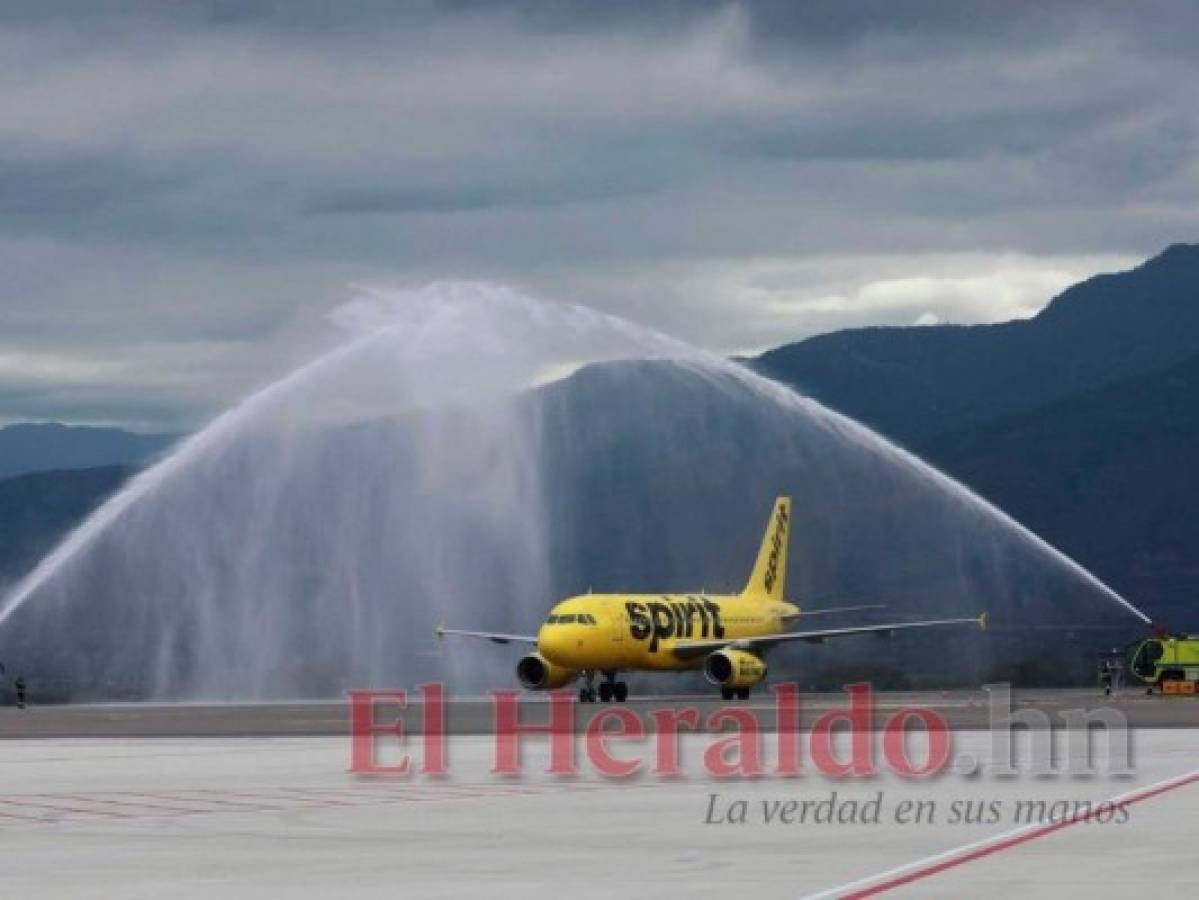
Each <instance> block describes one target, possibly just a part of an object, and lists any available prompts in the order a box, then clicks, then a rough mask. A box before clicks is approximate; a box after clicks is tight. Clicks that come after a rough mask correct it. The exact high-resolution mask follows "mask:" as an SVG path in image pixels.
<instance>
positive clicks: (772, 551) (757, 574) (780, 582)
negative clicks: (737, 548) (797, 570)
mask: <svg viewBox="0 0 1199 900" xmlns="http://www.w3.org/2000/svg"><path fill="white" fill-rule="evenodd" d="M790 536H791V498H790V497H779V498H778V499H777V500H775V501H774V509H773V510H771V513H770V521H768V522H767V523H766V534H765V535H764V536H763V538H762V547H761V549H760V550H758V559H757V561H756V562H755V563H754V570H753V573H752V574H751V575H750V576H749V584H747V585H746V586H745V590H744V591H743V592H742V595H743V596H748V597H757V598H760V599H762V600H778V601H781V600H783V596H784V595H783V588H784V586H785V584H786V581H787V544H788V543H789V538H790Z"/></svg>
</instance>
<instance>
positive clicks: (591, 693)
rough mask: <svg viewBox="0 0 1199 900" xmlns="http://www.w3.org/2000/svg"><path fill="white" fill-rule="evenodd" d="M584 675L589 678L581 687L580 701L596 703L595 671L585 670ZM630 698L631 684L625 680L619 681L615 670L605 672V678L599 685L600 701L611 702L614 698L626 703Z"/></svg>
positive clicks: (618, 701)
mask: <svg viewBox="0 0 1199 900" xmlns="http://www.w3.org/2000/svg"><path fill="white" fill-rule="evenodd" d="M583 677H584V678H586V679H587V683H586V684H585V685H584V686H583V687H581V688H579V702H580V703H594V702H595V698H596V690H595V687H594V682H595V673H594V672H584V673H583ZM628 699H629V686H628V685H627V684H625V683H624V682H623V681H617V680H616V673H615V672H605V673H604V680H603V681H601V682H600V686H599V701H600V703H611V702H612V701H613V700H615V701H616V702H617V703H624V702H625V701H626V700H628Z"/></svg>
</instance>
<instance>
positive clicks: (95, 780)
mask: <svg viewBox="0 0 1199 900" xmlns="http://www.w3.org/2000/svg"><path fill="white" fill-rule="evenodd" d="M990 696H991V695H989V694H988V693H987V692H984V691H964V692H944V693H942V692H938V693H919V694H916V693H902V694H887V693H884V694H879V695H878V696H877V697H876V704H875V722H874V723H873V724H874V725H875V726H876V727H877V726H878V725H879V723H880V722H881V721H882V720H885V719H886V718H887V717H889V716H890V715H892V714H893V713H894V712H895V711H896V710H899V709H902V708H906V707H912V706H923V707H925V708H929V709H933V710H935V711H936V712H937V713H938V714H939V715H941V716H943V717H944V718H945V719H946V720H947V721H948V722H949V724H950V725H951V727H952V728H953V729H954V730H953V731H952V733H951V734H950V736H949V740H950V749H951V759H952V760H953V764H952V765H951V766H950V767H949V769H948V770H947V771H946V772H945V773H943V774H940V775H937V776H934V777H930V778H910V777H901V776H900V775H899V774H896V772H895V770H894V768H893V767H891V766H890V765H889V764H887V762H886V761H887V760H888V759H889V757H887V755H886V752H885V750H884V741H885V735H884V734H883V733H882V732H879V731H877V730H876V731H873V732H871V733H870V734H869V741H870V746H871V747H872V751H871V752H872V753H873V759H874V761H875V763H876V766H875V767H876V768H877V770H878V771H877V773H876V774H874V775H872V776H870V777H844V778H837V777H830V776H827V775H824V774H821V771H820V767H819V766H818V765H816V764H815V759H816V756H815V753H816V751H815V749H814V747H815V745H814V744H811V743H809V739H810V732H811V726H812V723H813V722H814V721H815V720H816V718H817V717H818V716H820V715H821V714H822V713H824V712H827V711H829V710H832V709H844V708H845V707H846V705H847V698H846V695H844V694H818V695H804V696H803V697H802V698H801V704H800V710H801V717H800V725H801V728H800V742H799V760H800V765H801V774H800V775H799V777H782V776H780V775H779V774H778V772H777V765H776V761H777V758H778V753H779V744H778V736H777V735H772V734H770V733H769V732H770V730H771V728H772V726H773V724H774V708H773V706H772V704H771V697H770V695H769V694H764V695H763V696H761V697H755V698H754V699H753V700H752V701H750V702H749V703H730V704H722V703H719V702H714V701H710V700H707V699H700V698H663V697H659V698H642V699H639V700H637V701H635V702H632V703H630V704H628V705H627V707H625V708H627V709H630V710H632V711H634V712H635V713H637V714H638V715H639V716H640V717H641V718H642V719H643V720H644V721H646V722H647V723H649V724H652V723H653V721H654V719H653V713H654V711H661V710H663V709H667V710H676V711H677V710H679V709H682V708H686V707H692V706H693V707H695V708H697V709H698V710H699V711H700V713H701V719H706V717H707V716H708V715H710V714H711V713H712V712H713V711H715V710H716V709H718V708H720V707H724V706H727V707H728V708H736V709H742V710H744V709H749V710H751V711H753V712H754V713H755V715H757V716H758V718H759V721H760V722H761V723H762V725H763V728H764V731H765V732H767V733H766V734H764V735H763V736H762V739H761V753H762V759H763V765H764V769H765V773H764V774H763V775H762V776H760V777H754V778H740V777H733V778H722V777H715V776H714V775H712V774H711V773H710V771H709V770H707V769H706V760H707V755H708V754H709V753H710V752H711V748H712V746H713V743H714V742H715V741H717V740H720V739H722V738H726V737H727V735H726V734H720V735H718V734H714V733H709V734H702V733H697V734H684V735H683V736H682V737H681V739H680V749H679V760H680V765H681V775H680V776H678V777H673V778H663V777H659V776H656V775H654V774H653V772H652V769H653V767H654V766H655V765H657V762H658V756H657V754H658V752H659V746H660V744H659V735H657V734H655V733H653V729H652V728H649V729H647V732H648V733H647V735H646V737H645V738H644V739H642V740H640V741H629V742H618V743H615V744H613V745H611V746H612V755H613V756H614V757H618V758H621V759H628V760H640V761H641V763H642V765H641V769H640V771H639V772H638V774H637V775H636V776H634V777H630V778H612V777H606V776H605V775H604V774H602V772H601V771H600V770H599V769H598V768H597V766H596V765H595V764H594V762H593V758H592V756H591V751H590V750H589V749H588V745H587V741H586V739H585V737H584V736H583V734H582V732H584V731H585V729H586V724H587V722H589V721H590V718H591V717H592V716H594V715H595V714H597V713H598V712H599V711H601V710H603V709H611V708H613V707H611V706H604V705H580V706H575V707H574V712H575V713H576V717H575V730H576V732H577V734H576V737H575V738H574V741H573V744H574V748H575V756H576V762H577V764H578V772H577V774H575V775H574V776H571V777H565V778H564V777H560V776H555V775H550V774H547V772H546V771H545V770H546V767H547V762H548V759H549V753H548V742H547V741H546V740H545V739H544V738H537V737H533V738H526V739H525V740H524V742H523V743H522V762H523V765H522V773H521V775H520V777H507V776H500V775H497V774H494V773H493V768H494V767H495V765H496V760H497V749H496V743H497V739H496V737H495V736H494V734H493V731H494V729H493V727H492V718H491V716H492V711H491V707H490V705H489V704H488V703H487V702H484V701H481V700H459V701H455V702H452V703H451V704H450V705H449V713H448V718H449V726H450V727H449V732H450V735H451V736H450V737H449V738H448V739H447V764H448V773H447V774H446V775H444V776H442V777H430V776H425V775H421V774H420V773H419V771H411V772H410V773H409V774H408V775H407V776H405V777H390V776H373V777H367V776H362V775H355V774H351V773H350V772H349V771H347V770H348V768H349V766H350V759H351V755H350V746H351V742H350V740H349V738H348V736H347V720H348V715H347V706H346V704H345V703H344V702H327V703H284V704H261V705H226V706H217V705H165V704H163V705H96V706H64V707H40V708H39V707H34V708H32V709H27V710H16V709H11V708H9V709H3V710H0V736H3V737H4V738H5V740H3V741H0V846H3V848H4V855H3V862H2V864H0V895H3V896H63V897H135V898H137V897H145V898H155V900H157V898H159V897H161V896H167V895H169V896H172V897H184V898H187V897H211V896H223V897H279V898H283V897H286V898H289V900H294V898H308V897H313V898H316V897H322V898H323V897H328V896H330V895H334V894H337V893H343V892H344V893H352V894H353V895H354V896H355V897H396V896H400V897H422V898H423V897H447V898H448V897H497V896H500V897H506V896H521V897H523V898H527V897H530V896H541V895H544V896H550V895H555V896H556V895H559V894H562V893H567V894H568V895H569V896H571V897H572V898H576V897H577V898H588V897H605V898H611V897H613V896H620V897H630V898H636V897H664V896H672V895H678V896H686V897H688V898H692V897H712V898H727V897H729V896H733V895H741V894H745V893H746V892H751V893H752V894H753V896H755V897H761V898H773V897H792V898H799V897H870V896H880V895H885V896H896V897H922V898H923V897H954V898H960V897H967V896H968V897H1007V896H1012V895H1015V894H1019V895H1021V896H1024V897H1028V898H1037V897H1053V898H1055V900H1057V898H1061V897H1067V896H1088V897H1120V898H1124V897H1127V896H1129V895H1136V894H1138V893H1143V891H1144V887H1145V884H1146V878H1150V877H1151V878H1152V884H1153V890H1154V892H1155V893H1162V894H1166V895H1168V894H1172V893H1184V892H1189V890H1190V889H1192V887H1193V885H1194V883H1195V882H1196V880H1199V862H1196V858H1195V854H1194V852H1193V847H1192V844H1193V840H1192V838H1191V835H1192V834H1194V833H1195V831H1196V829H1197V828H1199V698H1186V697H1179V698H1173V697H1170V698H1166V697H1146V696H1145V695H1144V694H1143V693H1141V692H1132V691H1128V692H1124V693H1120V694H1117V695H1116V696H1114V697H1111V698H1105V697H1103V696H1102V695H1101V694H1100V693H1099V692H1098V691H1032V692H1017V693H1016V694H1015V695H1014V696H1013V698H1012V702H1011V710H1012V712H1013V713H1015V714H1016V715H1017V716H1020V713H1021V712H1022V711H1029V710H1038V711H1041V712H1044V713H1045V717H1046V721H1048V723H1049V725H1050V728H1051V730H1052V731H1051V737H1050V738H1049V740H1050V741H1051V742H1052V743H1051V746H1052V754H1051V755H1050V756H1049V757H1047V759H1048V762H1047V763H1045V762H1044V760H1042V763H1044V764H1047V765H1048V769H1046V770H1044V771H1040V770H1038V768H1037V766H1038V765H1039V764H1038V763H1037V761H1036V759H1035V757H1034V752H1033V751H1034V750H1035V749H1037V746H1038V745H1037V744H1036V743H1035V742H1036V741H1037V740H1038V736H1037V735H1036V734H1030V733H1024V732H1020V731H1017V732H1012V734H1013V735H1014V736H1013V738H1012V740H1013V747H1014V750H1013V754H1014V755H1012V757H1011V760H1012V766H1013V772H1012V774H1010V775H1006V776H1005V775H1002V773H1001V771H1000V770H1001V769H1002V761H1001V760H1000V759H999V758H998V757H997V756H996V753H997V749H996V748H997V745H996V744H995V736H994V732H992V731H989V730H984V729H986V728H987V725H988V723H989V721H990V720H991V717H992V716H993V714H994V713H993V712H992V710H991V708H990V707H989V706H988V700H989V699H990ZM523 702H524V701H523V700H522V703H523ZM1104 706H1106V707H1107V708H1108V709H1111V710H1116V711H1117V712H1118V713H1119V714H1120V715H1122V716H1124V718H1125V719H1126V720H1127V721H1128V722H1129V723H1130V725H1131V726H1132V727H1131V728H1130V729H1129V730H1128V731H1127V732H1126V733H1124V732H1119V733H1118V734H1119V736H1120V739H1121V740H1126V741H1127V743H1126V744H1125V745H1124V746H1126V747H1127V749H1128V751H1129V764H1128V766H1127V771H1124V772H1123V773H1122V774H1121V773H1120V772H1119V771H1113V769H1115V770H1120V769H1121V768H1122V767H1121V766H1120V765H1113V763H1115V762H1119V760H1118V759H1117V757H1118V755H1119V754H1114V753H1113V752H1112V751H1111V748H1112V747H1114V746H1116V745H1114V744H1113V745H1105V744H1102V743H1101V742H1095V743H1092V744H1088V745H1086V746H1088V747H1090V749H1091V750H1092V751H1093V753H1092V755H1091V756H1090V757H1089V758H1087V760H1088V764H1089V765H1090V769H1089V772H1090V774H1087V775H1085V777H1084V776H1082V772H1081V770H1080V769H1079V768H1078V767H1077V765H1075V764H1076V763H1077V762H1078V760H1079V758H1080V757H1079V756H1078V753H1077V747H1078V746H1079V745H1076V744H1074V743H1072V741H1073V740H1074V735H1075V734H1076V733H1071V732H1069V731H1064V730H1063V727H1062V726H1063V723H1064V722H1065V721H1066V718H1065V717H1066V716H1068V715H1069V714H1070V713H1069V711H1070V710H1080V709H1081V710H1087V711H1092V712H1093V711H1096V710H1099V709H1101V708H1102V707H1104ZM547 714H548V707H547V705H546V704H545V703H544V701H543V700H533V701H532V702H530V703H528V704H526V706H525V708H524V709H523V720H524V721H529V722H538V721H545V718H546V716H547ZM381 718H384V719H386V718H388V717H387V716H382V717H381ZM1022 718H1023V719H1025V720H1029V721H1033V722H1034V724H1035V720H1036V718H1037V717H1036V716H1032V717H1029V716H1027V715H1026V716H1023V717H1022ZM420 722H421V710H420V708H419V706H416V707H412V708H409V709H408V710H407V712H406V713H405V725H406V728H407V731H408V734H409V739H408V740H407V742H406V743H404V744H401V743H400V742H399V741H398V740H397V739H395V738H394V737H392V736H389V735H384V736H383V737H381V738H379V739H378V740H377V741H376V745H377V746H376V749H377V751H378V762H380V763H382V764H393V763H395V762H396V761H398V760H399V759H400V757H401V756H402V755H403V754H404V753H409V754H411V756H412V761H413V766H414V768H416V767H418V766H419V764H420V762H421V761H422V756H421V751H422V747H423V744H422V741H421V739H420V738H419V737H416V735H418V734H419V732H420ZM1125 734H1126V735H1127V736H1126V737H1125V736H1124V735H1125ZM849 741H850V736H849V735H847V734H844V733H838V734H837V735H836V736H835V739H834V746H833V752H834V755H835V760H843V759H848V758H849V748H850V743H849ZM911 746H912V752H911V757H912V759H914V760H920V759H923V754H924V752H926V751H927V749H928V743H927V741H926V740H924V739H923V738H922V737H921V736H919V735H917V736H916V737H914V738H912V740H911ZM1046 746H1050V745H1049V744H1047V745H1046ZM835 760H834V761H835ZM960 760H974V761H976V763H977V765H975V766H974V767H973V768H970V767H959V765H958V763H959V761H960ZM1072 766H1074V767H1073V768H1072ZM967 772H972V773H973V774H966V773H967ZM1104 801H1110V803H1108V804H1106V805H1105V804H1104ZM1083 802H1085V803H1086V804H1089V805H1081V804H1083ZM788 804H790V805H788ZM1076 804H1080V805H1076ZM826 814H827V816H826Z"/></svg>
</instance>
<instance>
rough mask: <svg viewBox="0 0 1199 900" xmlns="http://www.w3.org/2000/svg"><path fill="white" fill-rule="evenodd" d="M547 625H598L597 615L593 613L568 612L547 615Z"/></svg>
mask: <svg viewBox="0 0 1199 900" xmlns="http://www.w3.org/2000/svg"><path fill="white" fill-rule="evenodd" d="M545 624H546V625H596V624H598V623H597V622H596V621H595V616H593V615H591V613H578V614H566V615H560V616H557V615H555V616H547V617H546V620H545Z"/></svg>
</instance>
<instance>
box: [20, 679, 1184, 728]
mask: <svg viewBox="0 0 1199 900" xmlns="http://www.w3.org/2000/svg"><path fill="white" fill-rule="evenodd" d="M992 702H993V696H992V694H991V693H989V692H988V691H985V690H973V691H925V692H887V693H879V694H877V695H876V703H875V709H876V711H877V714H876V716H875V718H874V720H873V722H872V724H873V726H874V727H881V726H882V725H883V724H884V723H885V721H886V719H887V717H888V716H889V715H890V714H891V713H893V712H894V711H895V710H898V709H901V708H904V707H908V706H921V707H924V708H927V709H931V710H934V711H935V712H937V713H938V714H939V715H941V716H942V717H943V718H944V719H945V721H946V722H947V724H948V725H949V727H951V728H954V729H957V730H974V729H980V728H984V729H985V728H988V727H989V725H990V722H991V718H992V709H991V703H992ZM845 703H846V695H845V694H844V693H833V694H804V695H802V696H801V699H800V707H801V716H802V719H803V720H806V721H809V722H810V721H811V720H812V719H814V718H815V717H816V716H818V715H819V714H820V713H822V712H825V711H827V710H829V709H834V708H840V707H844V706H845ZM521 705H522V708H523V710H524V711H525V712H527V713H528V716H529V719H530V720H534V721H535V720H544V716H545V715H546V712H545V710H544V705H545V700H544V698H541V697H536V696H532V695H524V696H522V698H521ZM725 705H726V704H724V703H723V702H721V701H719V700H714V699H711V698H708V697H643V698H633V699H631V700H630V701H629V702H628V703H627V704H623V706H624V707H625V708H628V709H631V710H633V711H634V712H635V713H637V714H638V716H639V717H640V718H641V720H642V721H643V723H644V725H645V728H646V730H647V731H652V730H653V729H654V727H655V723H654V719H653V716H652V713H653V711H654V710H660V709H681V708H686V707H693V708H695V709H697V710H698V711H699V712H700V716H701V720H704V719H706V718H707V716H708V715H709V714H710V713H711V712H712V711H713V710H715V709H718V708H720V707H722V706H725ZM729 705H733V706H739V707H742V708H749V709H752V710H753V711H754V712H755V714H756V715H757V716H758V717H759V720H760V722H761V725H762V727H763V728H764V729H771V728H773V727H774V724H775V723H774V705H773V697H772V696H771V695H770V694H769V693H766V692H763V693H759V694H756V695H755V696H754V697H753V698H752V699H751V700H750V701H749V702H748V703H737V702H733V703H731V704H729ZM1098 706H1106V707H1111V708H1113V709H1116V710H1118V711H1119V712H1120V713H1121V714H1122V715H1124V716H1125V717H1126V719H1127V721H1128V723H1129V725H1130V726H1131V727H1134V728H1199V697H1161V696H1156V695H1155V696H1146V695H1145V693H1144V691H1143V690H1133V689H1129V690H1126V691H1120V692H1117V693H1116V694H1114V695H1113V696H1111V697H1104V696H1103V694H1102V693H1101V692H1100V691H1097V690H1026V691H1020V690H1017V691H1015V692H1013V693H1012V697H1011V709H1012V710H1013V711H1019V710H1040V711H1042V712H1044V713H1045V714H1046V716H1048V718H1049V720H1050V722H1051V723H1052V724H1061V721H1062V714H1063V713H1065V712H1067V711H1069V710H1074V709H1093V708H1095V707H1098ZM605 708H607V707H606V706H605V705H603V704H594V705H590V704H588V705H579V706H577V707H576V708H575V717H574V723H575V727H576V729H577V730H579V731H580V732H581V731H583V730H585V729H586V726H587V724H588V722H589V721H590V719H591V717H592V716H594V715H595V714H596V713H597V712H599V711H600V710H603V709H605ZM347 710H348V706H347V704H346V702H345V701H327V702H312V701H308V702H299V703H270V704H220V705H208V704H202V703H199V704H111V705H110V704H95V705H84V706H38V705H36V704H35V705H33V706H32V707H31V708H30V709H26V710H17V709H13V708H11V707H10V708H6V709H0V739H4V738H34V737H43V738H45V737H237V736H243V737H269V736H285V735H293V736H315V735H344V734H346V733H347V731H348V721H349V716H348V712H347ZM396 715H397V712H396V710H395V709H394V708H389V707H388V705H387V704H383V705H381V706H380V713H379V717H380V719H383V720H386V719H388V718H391V719H394V718H395V716H396ZM446 715H447V721H446V726H447V730H448V731H449V733H450V734H456V735H472V734H490V733H492V731H493V730H494V723H493V707H492V705H491V703H490V702H489V701H488V700H487V699H482V698H476V699H455V698H450V699H449V701H448V702H447V713H446ZM404 721H405V727H406V729H407V730H408V731H409V732H410V733H414V732H419V731H420V730H421V727H422V716H421V715H420V704H419V702H418V696H417V695H416V694H415V692H413V696H411V697H410V698H409V706H408V711H407V712H406V713H405V715H404Z"/></svg>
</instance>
